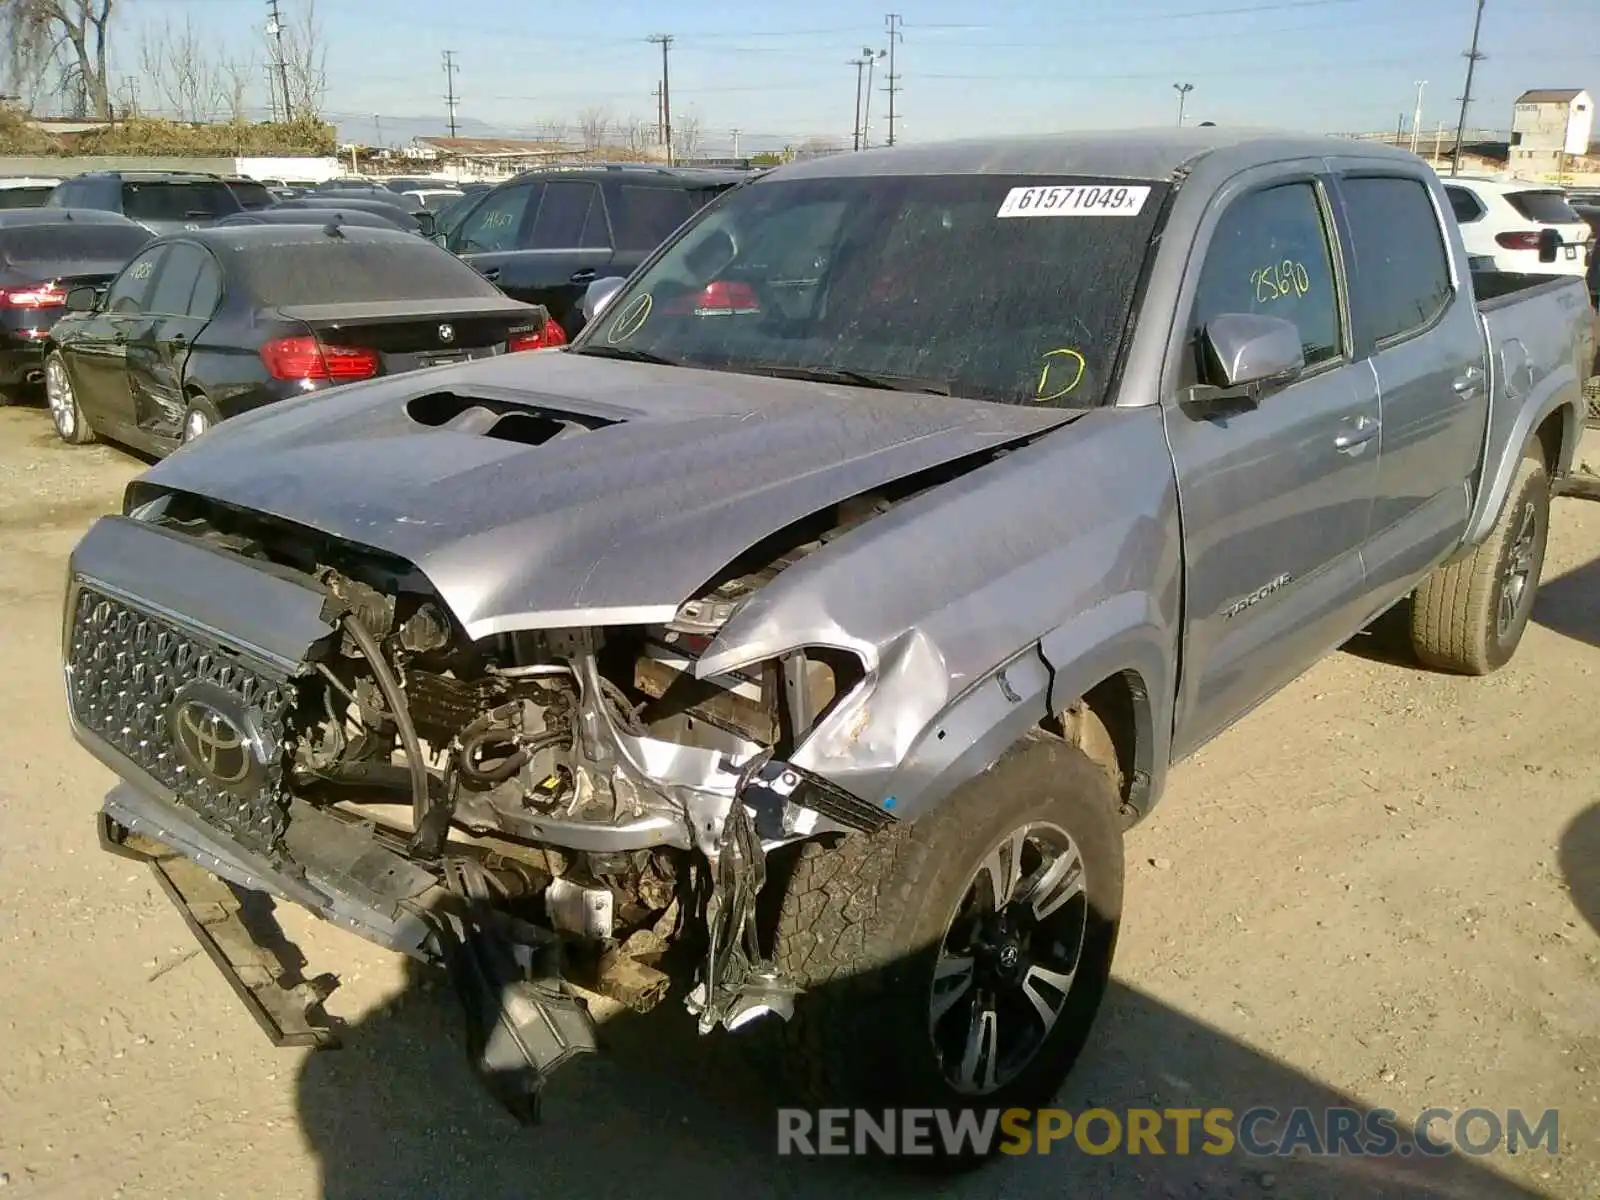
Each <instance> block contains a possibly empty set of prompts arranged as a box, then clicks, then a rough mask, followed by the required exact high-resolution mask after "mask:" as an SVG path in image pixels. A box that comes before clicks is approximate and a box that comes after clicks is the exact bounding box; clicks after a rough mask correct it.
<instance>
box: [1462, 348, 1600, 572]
mask: <svg viewBox="0 0 1600 1200" xmlns="http://www.w3.org/2000/svg"><path fill="white" fill-rule="evenodd" d="M1569 385H1570V387H1571V388H1572V389H1573V390H1576V389H1577V388H1578V387H1579V386H1581V381H1575V379H1574V376H1573V374H1571V373H1569V372H1567V371H1557V372H1552V373H1551V374H1550V375H1549V376H1547V377H1546V378H1545V379H1544V380H1542V381H1541V382H1540V386H1539V387H1538V388H1537V389H1536V390H1535V391H1534V393H1533V394H1532V395H1531V396H1529V397H1528V399H1527V401H1526V402H1525V403H1523V405H1522V406H1521V408H1519V409H1518V411H1517V415H1516V416H1515V417H1514V418H1513V420H1512V422H1511V428H1510V431H1509V433H1508V434H1507V436H1506V437H1505V438H1504V439H1503V440H1501V441H1500V443H1499V450H1498V451H1496V450H1495V449H1494V447H1493V446H1492V445H1491V446H1490V447H1489V453H1490V454H1491V456H1492V457H1491V458H1490V459H1489V461H1488V462H1487V463H1486V464H1485V469H1484V476H1483V479H1484V484H1483V486H1482V487H1481V488H1480V489H1479V491H1478V495H1477V499H1476V502H1475V503H1474V504H1473V506H1472V516H1471V519H1470V520H1469V521H1468V523H1467V535H1466V537H1465V538H1464V539H1463V544H1462V550H1461V553H1463V554H1465V553H1469V552H1470V551H1472V550H1474V549H1476V548H1477V547H1478V546H1479V545H1481V544H1482V542H1483V540H1484V539H1485V538H1487V537H1488V536H1489V534H1490V532H1491V531H1492V530H1493V529H1494V525H1495V522H1496V521H1498V520H1499V519H1500V510H1501V509H1502V508H1503V507H1505V502H1506V496H1507V494H1508V493H1509V492H1510V490H1511V481H1512V480H1513V479H1514V478H1515V477H1516V473H1517V464H1518V463H1520V462H1521V461H1522V456H1523V455H1524V454H1525V453H1527V449H1528V447H1529V445H1530V444H1532V443H1533V441H1534V440H1535V434H1536V432H1537V430H1538V429H1539V427H1540V426H1541V425H1543V424H1544V423H1545V421H1546V419H1547V418H1549V416H1550V415H1551V414H1552V413H1556V412H1559V413H1560V414H1561V449H1560V452H1559V454H1557V456H1556V462H1555V463H1553V464H1552V465H1551V471H1550V475H1551V478H1552V479H1559V478H1560V477H1561V476H1563V475H1566V474H1567V473H1568V472H1570V471H1571V469H1572V457H1573V454H1574V452H1575V451H1576V449H1577V441H1578V439H1577V436H1576V434H1577V430H1578V428H1579V424H1580V422H1579V409H1578V404H1577V402H1575V401H1574V400H1573V399H1572V397H1571V396H1569V395H1568V394H1567V392H1568V388H1569Z"/></svg>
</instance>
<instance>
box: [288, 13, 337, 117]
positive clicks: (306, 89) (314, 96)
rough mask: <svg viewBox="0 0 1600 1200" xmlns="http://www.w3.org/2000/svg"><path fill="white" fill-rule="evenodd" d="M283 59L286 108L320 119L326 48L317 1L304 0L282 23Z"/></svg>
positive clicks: (324, 98)
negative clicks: (290, 16) (293, 13)
mask: <svg viewBox="0 0 1600 1200" xmlns="http://www.w3.org/2000/svg"><path fill="white" fill-rule="evenodd" d="M283 59H284V64H285V66H286V67H287V68H288V73H289V111H290V112H291V113H293V114H294V115H295V116H296V117H307V118H312V119H315V120H320V119H321V117H322V106H323V104H324V103H325V102H326V101H327V98H328V51H327V47H326V46H324V45H323V41H322V22H321V21H319V20H317V4H316V0H305V4H304V6H302V7H301V9H300V15H299V16H298V17H295V18H291V19H290V20H289V21H288V22H287V23H286V24H285V26H284V29H283Z"/></svg>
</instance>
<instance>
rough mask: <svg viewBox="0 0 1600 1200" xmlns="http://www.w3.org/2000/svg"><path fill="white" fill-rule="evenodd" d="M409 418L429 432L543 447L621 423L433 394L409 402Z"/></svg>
mask: <svg viewBox="0 0 1600 1200" xmlns="http://www.w3.org/2000/svg"><path fill="white" fill-rule="evenodd" d="M406 415H407V416H408V417H410V418H411V419H412V420H413V421H415V422H416V423H417V424H418V425H422V426H425V427H427V428H429V429H445V430H449V431H450V432H451V433H465V434H470V435H473V436H476V437H487V438H498V439H499V440H500V441H503V442H518V443H520V444H522V445H524V446H542V445H544V444H545V443H546V442H553V441H555V440H556V439H557V438H562V437H573V436H575V435H577V434H581V433H590V432H592V431H593V430H596V429H604V428H605V427H606V426H608V425H616V424H618V423H619V422H617V421H614V420H610V419H608V418H605V417H596V416H593V415H592V414H588V413H572V412H563V411H561V410H560V409H558V408H551V407H545V406H544V405H539V404H524V403H518V402H517V401H513V400H501V399H488V398H486V397H483V396H465V395H461V394H460V393H457V392H429V393H427V394H426V395H422V396H416V397H413V398H412V399H411V400H410V401H408V402H407V403H406Z"/></svg>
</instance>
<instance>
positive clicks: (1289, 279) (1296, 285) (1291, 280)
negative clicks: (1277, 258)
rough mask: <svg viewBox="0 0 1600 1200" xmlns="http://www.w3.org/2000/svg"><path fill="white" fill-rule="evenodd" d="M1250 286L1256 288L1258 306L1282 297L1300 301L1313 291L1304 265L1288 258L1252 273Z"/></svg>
mask: <svg viewBox="0 0 1600 1200" xmlns="http://www.w3.org/2000/svg"><path fill="white" fill-rule="evenodd" d="M1250 286H1251V287H1253V288H1255V291H1256V303H1257V304H1267V303H1269V302H1270V301H1273V300H1277V299H1278V298H1279V297H1282V296H1290V297H1293V298H1295V299H1298V298H1299V297H1301V296H1304V295H1305V294H1306V293H1307V292H1309V291H1310V290H1311V276H1310V275H1309V274H1308V273H1307V272H1306V268H1305V264H1304V263H1298V262H1295V261H1294V260H1293V259H1288V258H1286V259H1284V260H1283V261H1282V262H1280V263H1273V264H1272V265H1271V266H1270V267H1262V268H1260V269H1259V270H1256V271H1252V272H1251V273H1250Z"/></svg>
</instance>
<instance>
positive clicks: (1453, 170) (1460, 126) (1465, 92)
mask: <svg viewBox="0 0 1600 1200" xmlns="http://www.w3.org/2000/svg"><path fill="white" fill-rule="evenodd" d="M1482 28H1483V0H1478V12H1477V15H1476V16H1475V17H1473V18H1472V49H1470V50H1468V51H1467V83H1466V86H1465V87H1463V88H1462V89H1461V119H1460V120H1459V121H1457V122H1456V148H1455V152H1454V153H1453V154H1452V155H1451V157H1450V174H1451V175H1452V176H1456V175H1459V174H1461V139H1462V138H1464V137H1466V135H1467V105H1469V104H1471V103H1472V68H1473V67H1475V66H1477V65H1478V62H1479V60H1481V59H1482V58H1484V55H1482V54H1479V53H1478V31H1479V30H1480V29H1482Z"/></svg>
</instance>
